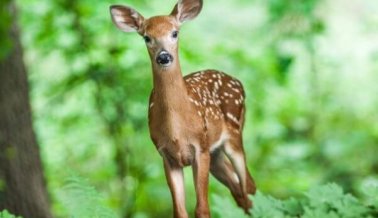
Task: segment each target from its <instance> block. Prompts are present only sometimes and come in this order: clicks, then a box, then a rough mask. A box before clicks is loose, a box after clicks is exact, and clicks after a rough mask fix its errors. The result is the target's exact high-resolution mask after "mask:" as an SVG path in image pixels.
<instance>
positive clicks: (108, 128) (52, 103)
mask: <svg viewBox="0 0 378 218" xmlns="http://www.w3.org/2000/svg"><path fill="white" fill-rule="evenodd" d="M175 3H176V1H175V0H164V1H161V0H160V1H158V0H153V1H147V0H138V1H136V0H127V1H114V0H102V1H92V0H80V1H74V0H56V1H49V0H17V1H15V2H14V1H10V0H4V1H2V3H1V4H0V5H1V7H2V8H1V10H2V11H1V14H0V16H1V21H0V44H1V50H0V58H1V59H2V63H3V65H1V64H0V66H2V69H1V73H2V74H3V75H8V76H9V77H12V76H13V75H14V74H6V73H5V72H6V70H7V68H6V67H4V66H7V65H5V64H7V62H6V61H7V60H8V61H11V60H15V59H14V58H9V54H12V51H13V50H14V49H15V48H16V47H17V46H16V45H17V40H18V38H19V39H20V41H21V44H22V48H21V47H17V48H18V49H22V50H23V56H20V57H21V59H19V61H20V62H19V63H20V64H23V63H24V64H25V72H27V77H28V83H29V86H28V88H27V89H25V90H24V91H25V93H28V95H26V96H30V105H31V111H32V113H31V118H32V121H33V126H30V128H33V129H34V132H35V135H36V139H37V140H36V143H35V145H30V146H34V147H36V148H37V149H38V148H39V152H40V157H39V156H38V155H35V156H32V157H31V158H35V159H36V161H37V163H38V159H39V158H40V160H41V161H42V164H41V165H42V166H43V168H42V169H43V171H42V173H43V174H44V178H45V180H46V183H43V182H42V183H41V184H46V189H47V192H48V194H47V195H48V200H47V201H49V202H50V203H49V204H50V206H51V214H53V216H55V217H69V216H74V217H85V216H88V217H90V216H89V215H88V213H91V212H90V209H89V208H93V205H94V204H96V205H97V206H96V207H97V208H99V209H98V210H95V211H92V212H93V213H99V214H102V213H104V214H107V215H109V214H113V215H114V216H116V217H138V218H140V217H169V216H170V213H171V200H170V199H171V197H170V193H169V190H168V187H167V185H166V181H165V176H164V172H163V167H162V161H161V157H160V156H159V154H158V152H157V151H156V150H155V148H154V146H153V144H152V142H151V140H150V138H149V133H148V128H147V109H148V96H149V93H150V90H151V88H152V74H151V66H150V60H149V58H148V54H147V50H146V48H145V44H144V42H143V39H142V38H141V37H140V36H138V35H137V34H126V33H122V32H120V31H119V30H117V29H116V28H115V26H114V25H113V24H112V22H111V19H110V14H109V6H110V5H111V4H127V5H130V6H132V7H134V8H135V9H137V10H138V11H139V12H140V13H142V15H144V16H145V17H150V16H154V15H159V14H168V13H169V12H170V11H171V9H172V8H173V5H174V4H175ZM9 5H12V6H9ZM15 9H16V10H15ZM16 15H17V16H16ZM15 23H17V25H18V27H19V34H18V35H16V36H17V37H16V38H15V37H13V38H12V37H8V36H9V34H8V33H9V31H8V30H9V29H11V30H13V27H14V26H15ZM15 40H16V41H15ZM22 57H23V58H22ZM7 58H8V59H7ZM180 58H181V63H182V68H183V72H187V73H189V72H193V71H198V70H201V69H208V68H215V69H219V70H222V71H224V72H227V73H229V74H231V75H233V76H235V77H237V78H239V79H240V80H241V81H242V82H243V84H244V87H245V89H246V95H247V99H246V104H247V113H246V122H245V129H244V146H245V150H246V154H247V160H248V166H249V168H250V170H251V173H252V175H253V176H254V178H255V180H256V182H257V187H258V189H259V191H260V192H261V193H264V194H267V195H271V196H274V197H275V198H278V199H287V198H289V197H300V196H303V194H302V193H303V192H306V191H307V190H309V189H310V190H311V188H313V187H316V186H318V185H322V184H327V183H336V184H337V185H338V186H340V187H342V189H343V190H344V191H345V192H348V193H351V194H352V195H354V196H356V198H358V199H359V200H360V201H361V202H363V204H366V205H372V204H374V202H375V203H377V202H378V200H377V198H376V197H375V198H373V203H372V201H371V199H372V198H370V197H369V193H370V194H372V193H378V191H377V189H378V158H377V156H378V148H377V146H378V122H377V121H378V113H377V109H378V85H377V82H378V1H374V0H348V1H347V0H306V1H300V0H288V1H284V0H267V1H264V0H253V1H251V0H233V1H230V0H218V1H210V0H209V1H206V0H205V1H204V7H203V10H202V12H201V14H200V15H199V16H198V17H197V18H196V19H195V20H193V21H191V22H188V23H185V25H184V26H183V27H182V30H181V31H180ZM22 62H23V63H22ZM16 65H17V64H16ZM185 74H186V73H185ZM0 79H1V80H2V81H0V84H1V86H0V91H2V95H0V96H2V98H0V99H1V102H0V103H1V105H2V106H0V113H2V115H3V118H4V120H6V119H7V117H9V116H7V114H6V113H7V111H6V110H5V109H4V108H6V107H5V106H6V105H8V103H7V102H8V101H11V100H12V97H14V96H13V95H9V93H14V92H11V91H10V92H9V93H8V92H6V91H4V90H5V89H6V88H5V87H8V89H10V88H12V87H10V86H5V85H4V84H7V83H9V81H10V80H8V79H6V77H0ZM13 88H14V89H15V90H20V89H18V88H17V86H14V87H13ZM4 93H8V94H7V95H6V94H4ZM24 100H25V102H27V101H28V99H27V98H25V99H24ZM22 107H25V108H27V107H28V106H27V105H24V106H22ZM2 109H3V110H2ZM8 112H9V111H8ZM18 115H19V114H18ZM18 115H17V114H16V116H18ZM0 117H1V116H0ZM4 120H0V122H3V121H4ZM9 122H10V123H12V122H16V120H15V119H13V120H10V121H9ZM4 123H5V121H4V122H3V124H4ZM0 127H3V129H1V130H2V133H4V134H5V133H6V134H10V135H12V134H16V133H15V132H16V131H17V129H16V128H8V127H7V126H6V125H2V124H1V123H0ZM6 134H5V135H6ZM0 136H1V135H0ZM7 139H8V138H7V137H4V138H1V141H0V142H1V144H0V153H2V154H7V155H8V156H9V146H10V147H12V146H15V147H16V148H17V146H18V145H17V143H15V144H14V145H10V144H9V143H8V142H7ZM26 141H28V140H26ZM27 144H28V143H25V145H27ZM37 144H38V145H37ZM7 146H8V147H7ZM0 156H1V155H0ZM0 160H1V159H0ZM0 163H2V164H3V163H5V162H0ZM37 165H38V164H37ZM6 166H8V165H5V164H3V165H1V166H0V168H2V169H1V170H2V171H0V172H2V173H3V174H1V173H0V202H1V200H2V198H1V196H6V195H1V194H2V193H3V194H4V190H6V187H7V184H6V182H7V180H6V179H4V178H3V180H1V178H2V177H1V175H3V176H4V175H7V174H6V172H7V170H8V169H9V168H7V167H6ZM4 172H5V173H4ZM185 183H186V193H187V206H188V208H190V210H191V213H192V210H193V208H194V206H195V201H194V200H193V199H195V194H194V187H193V183H192V176H191V170H190V169H186V170H185ZM335 189H337V188H335ZM376 196H378V194H377V195H376ZM88 199H89V200H88ZM210 199H211V204H212V205H215V206H214V208H212V211H213V212H214V211H215V213H216V211H217V210H220V209H221V208H222V207H223V208H224V207H227V208H229V207H232V208H233V207H235V205H234V203H233V202H232V201H231V195H230V193H229V191H228V190H227V189H226V188H225V187H223V186H222V185H221V184H220V183H219V182H217V181H215V179H214V178H211V181H210ZM3 200H4V198H3ZM83 202H86V203H84V205H83ZM0 205H1V204H0ZM78 205H80V207H79V206H78ZM99 205H101V206H99ZM370 208H374V207H372V206H370ZM375 208H377V207H375ZM0 209H1V207H0ZM3 209H4V208H3ZM5 209H6V208H5ZM10 210H11V209H10ZM236 210H237V209H236ZM49 213H50V212H49ZM81 213H82V214H81ZM83 214H84V215H83ZM218 215H219V214H218ZM104 216H105V215H104ZM104 216H99V217H104ZM219 216H221V214H220V215H219ZM47 217H48V216H47Z"/></svg>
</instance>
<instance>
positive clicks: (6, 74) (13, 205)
mask: <svg viewBox="0 0 378 218" xmlns="http://www.w3.org/2000/svg"><path fill="white" fill-rule="evenodd" d="M2 10H3V9H2ZM5 10H7V8H5ZM8 10H10V15H11V17H12V19H11V20H12V21H11V22H12V24H11V25H9V28H8V30H7V31H6V32H7V33H8V36H9V37H10V40H11V42H12V49H11V50H10V51H9V52H8V53H7V55H6V56H5V57H4V58H2V59H1V60H0V211H1V210H4V209H6V210H8V211H9V212H11V213H13V214H15V215H19V216H23V217H24V218H46V217H51V214H50V211H49V203H48V196H47V191H46V184H45V181H44V178H43V171H42V165H41V159H40V154H39V148H38V145H37V141H36V137H35V134H34V132H33V126H32V117H31V109H30V103H29V92H28V91H29V87H28V81H27V75H26V69H25V65H24V62H23V58H22V47H21V44H20V37H19V32H18V28H17V25H16V19H15V17H16V16H15V15H16V12H15V7H14V5H13V4H12V5H11V6H9V7H8ZM2 15H3V16H5V15H4V14H2ZM0 19H2V17H1V16H0Z"/></svg>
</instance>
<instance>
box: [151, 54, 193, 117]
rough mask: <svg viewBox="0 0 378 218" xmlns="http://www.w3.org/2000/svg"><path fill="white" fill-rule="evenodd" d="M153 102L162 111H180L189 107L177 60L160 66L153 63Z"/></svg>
mask: <svg viewBox="0 0 378 218" xmlns="http://www.w3.org/2000/svg"><path fill="white" fill-rule="evenodd" d="M153 83H154V94H155V102H154V103H155V104H156V106H158V107H160V108H161V109H162V112H167V113H169V112H171V111H175V112H180V111H185V109H186V108H188V107H189V105H190V104H189V97H188V93H187V90H186V86H185V82H184V78H183V76H182V73H181V68H180V63H179V62H178V60H176V61H175V62H173V63H172V66H170V67H167V68H162V67H159V66H155V65H153Z"/></svg>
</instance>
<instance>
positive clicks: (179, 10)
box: [171, 0, 202, 24]
mask: <svg viewBox="0 0 378 218" xmlns="http://www.w3.org/2000/svg"><path fill="white" fill-rule="evenodd" d="M201 9H202V0H179V1H178V2H177V4H176V5H175V7H174V8H173V11H172V12H171V16H174V17H176V20H177V21H178V22H179V23H180V24H182V23H184V22H185V21H189V20H192V19H194V18H195V17H197V15H198V14H199V13H200V12H201Z"/></svg>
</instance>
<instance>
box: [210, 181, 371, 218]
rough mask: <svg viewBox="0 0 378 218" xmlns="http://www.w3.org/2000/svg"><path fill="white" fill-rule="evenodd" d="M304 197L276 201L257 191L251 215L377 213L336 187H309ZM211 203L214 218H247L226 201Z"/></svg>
mask: <svg viewBox="0 0 378 218" xmlns="http://www.w3.org/2000/svg"><path fill="white" fill-rule="evenodd" d="M376 191H377V190H376ZM304 196H305V197H304V198H289V199H287V200H280V199H277V198H274V197H272V196H269V195H264V194H263V193H261V192H260V191H258V192H257V193H256V195H255V196H253V197H252V198H251V199H252V200H253V204H254V207H253V209H252V210H251V214H252V216H253V217H254V218H270V217H275V218H290V217H303V218H320V217H321V218H354V217H371V218H372V217H375V216H376V215H377V213H378V204H376V205H365V204H363V203H362V202H361V201H360V200H358V199H356V198H355V197H353V196H352V195H351V194H345V193H343V191H342V189H341V187H340V186H338V185H336V184H328V185H323V186H319V187H315V188H312V189H310V190H309V191H308V192H306V193H305V194H304ZM213 201H214V203H215V207H214V209H213V212H214V214H216V217H219V218H221V217H232V215H234V216H235V214H237V216H235V217H248V216H246V215H244V214H243V213H242V210H240V209H238V208H235V206H234V203H233V202H230V201H229V200H225V199H222V198H220V197H219V196H213Z"/></svg>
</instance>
